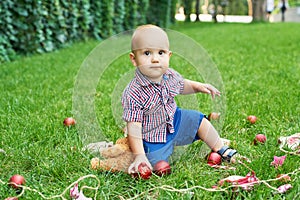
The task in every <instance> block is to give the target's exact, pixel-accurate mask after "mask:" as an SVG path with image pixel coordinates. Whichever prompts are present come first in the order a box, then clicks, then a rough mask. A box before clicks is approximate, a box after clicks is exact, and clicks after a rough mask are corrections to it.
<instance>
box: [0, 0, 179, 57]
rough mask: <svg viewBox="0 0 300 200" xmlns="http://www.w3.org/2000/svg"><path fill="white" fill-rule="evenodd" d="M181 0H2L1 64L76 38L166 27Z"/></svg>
mask: <svg viewBox="0 0 300 200" xmlns="http://www.w3.org/2000/svg"><path fill="white" fill-rule="evenodd" d="M176 3H177V0H160V1H159V0H97V1H94V0H18V1H17V3H16V1H14V0H2V1H1V2H0V63H2V62H6V61H11V60H13V59H14V58H15V57H16V55H20V54H21V55H23V54H25V55H26V54H32V53H44V52H50V51H54V50H56V49H59V48H61V47H63V46H65V45H67V44H69V43H71V42H74V41H79V40H85V39H87V38H96V39H98V40H101V39H105V38H107V37H110V36H111V35H113V34H117V33H120V32H122V31H124V30H131V29H134V28H135V27H136V26H137V25H140V24H145V23H152V24H156V25H159V26H161V27H167V26H169V24H170V23H173V22H174V13H175V8H176Z"/></svg>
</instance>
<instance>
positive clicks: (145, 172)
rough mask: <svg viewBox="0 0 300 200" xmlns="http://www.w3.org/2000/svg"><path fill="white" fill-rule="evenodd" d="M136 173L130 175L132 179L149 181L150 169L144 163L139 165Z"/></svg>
mask: <svg viewBox="0 0 300 200" xmlns="http://www.w3.org/2000/svg"><path fill="white" fill-rule="evenodd" d="M138 171H139V172H138V173H134V174H131V176H132V177H133V178H142V179H149V178H150V177H151V175H152V171H151V169H150V168H149V167H148V166H147V165H146V163H141V164H140V165H139V167H138Z"/></svg>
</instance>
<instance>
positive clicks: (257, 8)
mask: <svg viewBox="0 0 300 200" xmlns="http://www.w3.org/2000/svg"><path fill="white" fill-rule="evenodd" d="M252 7H253V21H262V20H263V19H264V0H252Z"/></svg>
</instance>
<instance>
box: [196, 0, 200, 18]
mask: <svg viewBox="0 0 300 200" xmlns="http://www.w3.org/2000/svg"><path fill="white" fill-rule="evenodd" d="M199 7H200V0H196V6H195V10H196V22H199V21H200V18H199V15H200V8H199Z"/></svg>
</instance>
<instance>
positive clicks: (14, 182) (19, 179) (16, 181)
mask: <svg viewBox="0 0 300 200" xmlns="http://www.w3.org/2000/svg"><path fill="white" fill-rule="evenodd" d="M9 185H10V186H11V187H13V188H15V189H18V188H20V187H19V186H18V185H25V178H24V177H23V176H21V175H19V174H15V175H13V176H12V177H10V179H9Z"/></svg>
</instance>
